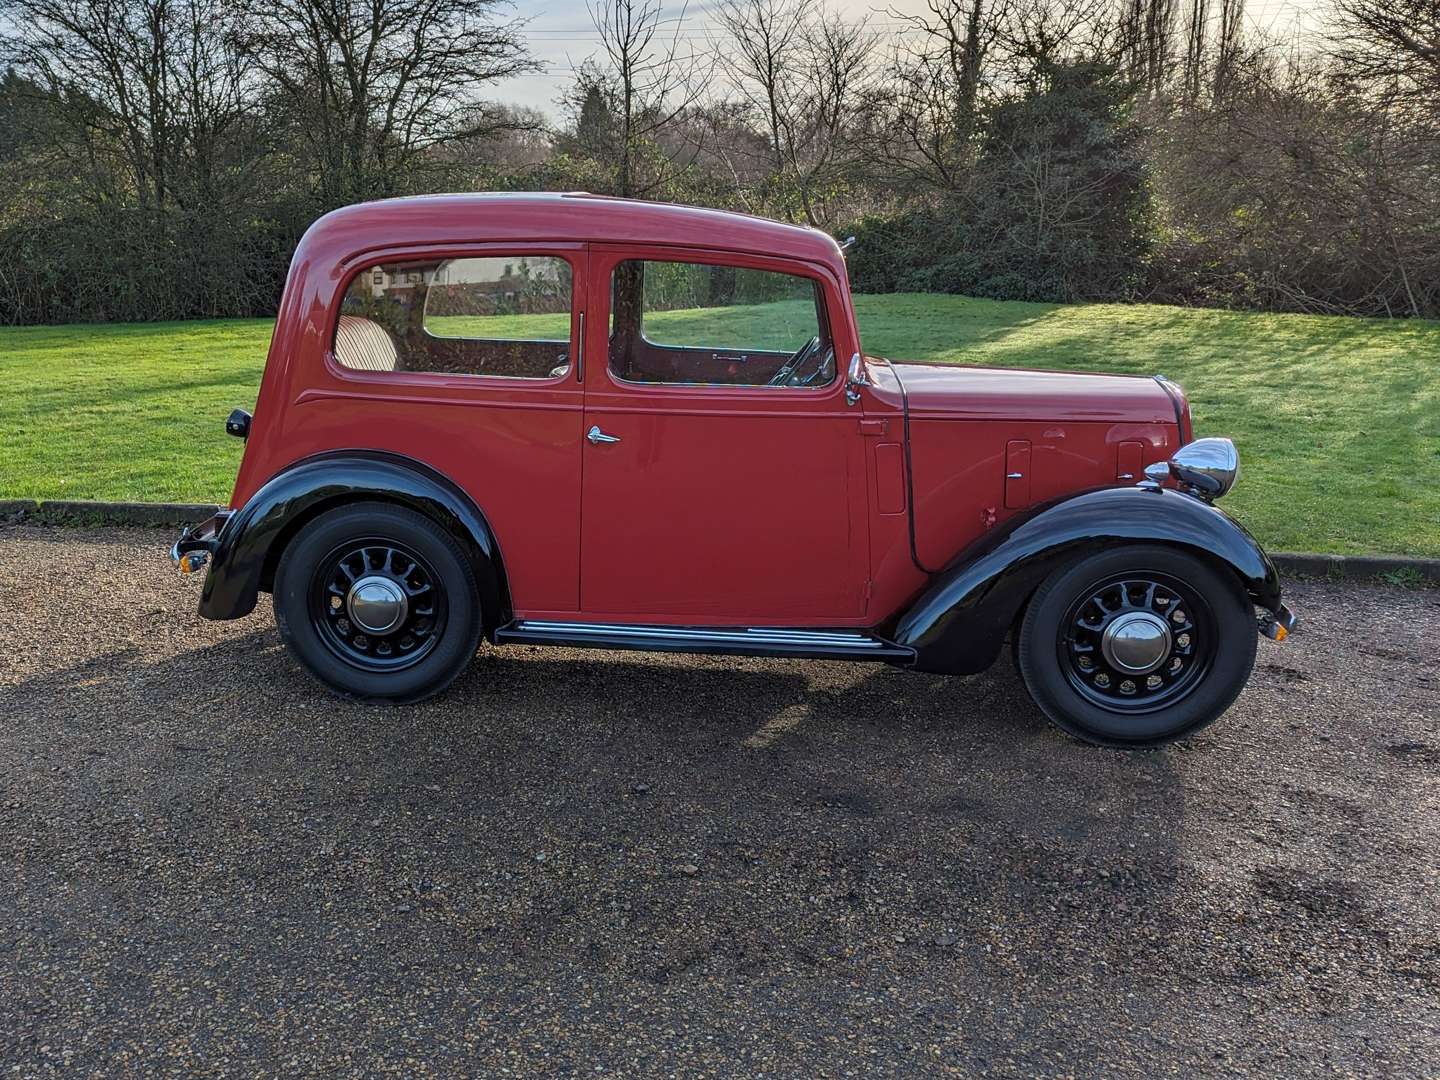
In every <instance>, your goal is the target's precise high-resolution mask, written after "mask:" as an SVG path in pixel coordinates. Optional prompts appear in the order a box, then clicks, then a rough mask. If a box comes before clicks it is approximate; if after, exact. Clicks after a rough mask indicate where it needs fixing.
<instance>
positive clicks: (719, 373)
mask: <svg viewBox="0 0 1440 1080" xmlns="http://www.w3.org/2000/svg"><path fill="white" fill-rule="evenodd" d="M610 370H611V371H612V372H613V373H614V374H615V375H616V376H617V377H618V378H621V379H624V380H626V381H627V382H639V383H680V384H687V385H692V386H694V385H700V386H765V387H775V388H785V387H801V388H803V387H816V386H824V385H827V384H828V383H830V382H833V381H834V379H835V349H834V346H833V343H832V342H831V339H830V331H829V327H828V325H827V323H826V321H825V304H824V301H823V299H822V294H821V291H820V284H819V282H817V281H814V280H813V279H811V278H806V277H800V276H798V275H795V274H781V273H776V272H774V271H771V270H750V269H745V268H742V267H736V266H722V265H718V264H712V263H685V262H662V261H658V260H646V261H641V260H637V259H630V260H626V261H625V262H622V263H620V264H619V265H618V266H617V267H616V268H615V274H614V278H613V280H612V282H611V304H610Z"/></svg>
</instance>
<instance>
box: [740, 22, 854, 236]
mask: <svg viewBox="0 0 1440 1080" xmlns="http://www.w3.org/2000/svg"><path fill="white" fill-rule="evenodd" d="M720 19H721V23H722V25H724V26H725V28H726V29H727V30H728V31H729V34H730V38H731V41H732V49H731V50H730V51H729V52H728V53H727V54H726V55H725V58H724V63H725V66H726V69H727V71H728V72H729V75H730V80H731V84H732V85H733V86H734V87H735V89H736V90H737V91H738V92H739V93H740V95H741V98H742V100H743V101H744V102H745V104H746V105H747V106H748V107H749V109H750V111H752V113H753V114H754V115H755V116H756V117H757V118H758V119H759V122H760V127H761V129H762V131H763V132H764V135H765V138H766V147H767V150H768V157H769V160H768V162H767V165H768V166H769V171H770V173H771V177H772V179H773V181H774V182H778V183H779V184H780V185H781V187H782V188H783V193H782V198H781V199H780V204H781V207H782V209H783V210H784V211H785V212H787V213H790V214H792V216H794V213H795V212H798V214H799V215H800V216H802V217H803V218H804V220H805V221H806V222H807V223H808V224H810V225H813V226H817V227H820V226H824V225H825V224H827V223H828V221H829V219H830V217H831V215H832V207H833V196H834V195H835V193H837V192H839V191H842V190H844V189H845V187H846V186H847V185H848V184H849V182H850V181H851V180H852V179H853V175H854V172H855V169H856V167H857V165H858V152H857V145H856V141H855V139H854V138H853V135H854V120H855V117H856V115H857V113H858V112H859V109H860V96H861V94H862V92H863V88H864V87H865V85H866V82H867V80H868V77H869V73H870V70H871V63H870V60H869V56H868V53H869V51H870V46H871V42H872V35H871V34H870V31H869V29H868V25H867V22H866V20H864V19H860V20H857V21H853V22H851V21H847V20H845V19H843V18H840V17H838V16H836V15H833V14H831V13H828V12H826V11H825V10H823V9H819V10H817V11H815V12H813V13H807V10H806V8H805V6H804V5H803V4H802V3H800V2H795V0H728V2H727V3H726V4H725V5H724V6H723V7H722V8H721V9H720Z"/></svg>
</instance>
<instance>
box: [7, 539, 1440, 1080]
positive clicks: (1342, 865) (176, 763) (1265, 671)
mask: <svg viewBox="0 0 1440 1080" xmlns="http://www.w3.org/2000/svg"><path fill="white" fill-rule="evenodd" d="M168 542H169V537H168V535H167V534H164V533H160V532H153V531H143V530H140V531H136V530H102V531H85V532H82V531H67V530H46V529H38V528H23V527H12V528H5V529H0V597H3V598H4V608H3V615H0V657H3V659H0V716H3V728H0V875H3V877H0V880H3V882H4V884H3V886H0V1075H7V1076H8V1075H17V1076H25V1077H29V1076H48V1075H62V1074H63V1075H66V1076H86V1075H107V1076H114V1075H167V1076H194V1075H200V1074H205V1075H237V1076H238V1075H244V1076H268V1075H278V1074H285V1075H301V1076H315V1075H319V1074H327V1075H337V1074H352V1073H366V1074H392V1075H397V1076H427V1075H456V1074H464V1075H477V1076H511V1075H513V1076H537V1075H562V1076H567V1075H573V1076H582V1075H583V1076H587V1077H593V1076H597V1075H605V1074H609V1075H621V1076H649V1075H677V1076H685V1077H695V1076H746V1077H750V1076H762V1075H764V1076H784V1077H797V1078H798V1077H818V1076H872V1075H905V1076H915V1075H922V1074H940V1073H955V1074H972V1073H987V1074H994V1075H1034V1074H1047V1075H1050V1074H1064V1075H1080V1076H1093V1075H1100V1074H1104V1075H1107V1076H1156V1075H1171V1074H1174V1075H1187V1074H1190V1075H1193V1074H1194V1073H1196V1072H1205V1073H1225V1074H1254V1075H1265V1076H1274V1075H1297V1074H1315V1075H1319V1074H1324V1075H1334V1074H1337V1073H1341V1074H1343V1073H1354V1074H1363V1075H1409V1076H1414V1075H1421V1074H1430V1075H1435V1074H1436V1073H1437V1072H1440V903H1437V893H1440V854H1437V853H1440V731H1437V723H1440V674H1437V672H1436V660H1437V657H1440V646H1437V642H1440V593H1436V592H1433V591H1428V592H1427V591H1405V590H1399V589H1381V588H1369V587H1356V586H1351V585H1347V586H1339V585H1331V584H1302V585H1296V586H1293V587H1292V588H1291V589H1290V592H1289V597H1290V599H1291V602H1292V604H1293V605H1294V606H1295V607H1296V608H1297V610H1298V611H1300V612H1301V614H1302V617H1303V618H1304V619H1305V620H1306V625H1305V627H1304V629H1303V632H1302V633H1300V634H1298V635H1296V636H1295V637H1294V638H1292V640H1291V641H1290V642H1288V643H1286V644H1285V645H1279V646H1277V645H1273V644H1271V643H1270V642H1266V641H1262V642H1261V643H1260V656H1259V661H1258V667H1257V670H1256V674H1255V678H1254V680H1253V682H1252V683H1251V686H1250V688H1249V689H1248V690H1247V691H1246V693H1245V695H1244V696H1243V697H1242V698H1241V699H1240V702H1239V704H1238V705H1237V706H1236V707H1235V708H1234V709H1233V710H1232V711H1231V713H1230V714H1229V715H1228V716H1227V717H1226V718H1224V719H1223V720H1222V721H1221V722H1220V723H1218V724H1216V725H1215V726H1213V727H1212V728H1210V729H1209V730H1208V731H1206V732H1204V733H1202V734H1201V735H1199V736H1198V737H1196V738H1194V739H1192V740H1191V741H1189V742H1187V743H1185V744H1182V745H1179V746H1176V747H1172V748H1171V749H1169V750H1166V751H1163V752H1158V753H1149V754H1127V753H1121V752H1112V751H1104V750H1096V749H1091V748H1088V747H1084V746H1081V745H1079V744H1077V743H1075V742H1072V741H1070V740H1069V739H1067V738H1065V737H1064V736H1062V735H1060V734H1058V733H1056V732H1054V731H1052V730H1051V729H1050V728H1048V727H1047V726H1046V725H1045V724H1044V723H1043V722H1042V720H1041V719H1040V717H1039V715H1038V713H1037V712H1036V710H1035V709H1034V708H1033V707H1032V706H1031V705H1030V704H1029V702H1028V701H1027V700H1026V698H1025V697H1024V694H1023V691H1022V690H1021V688H1020V686H1019V684H1018V683H1017V681H1016V679H1015V676H1014V675H1013V673H1012V671H1011V669H1010V666H1009V664H1008V662H1005V663H1003V664H1002V665H1001V666H999V667H997V668H996V670H995V671H993V672H991V673H990V675H989V676H988V677H981V678H979V679H972V680H948V679H944V678H940V677H932V676H921V675H910V674H906V673H904V672H901V671H898V670H893V669H889V668H884V667H870V666H864V665H853V666H852V665H843V664H831V663H795V662H781V661H766V660H745V659H726V658H696V657H670V656H658V655H637V654H619V653H609V654H607V653H602V652H584V651H566V650H554V649H550V650H540V649H530V648H508V649H503V650H489V651H487V652H485V653H484V654H482V656H481V657H480V659H479V660H478V662H477V663H476V664H475V665H474V666H473V667H472V669H471V670H470V672H469V673H468V674H467V675H466V676H464V677H463V678H462V679H461V681H460V682H459V683H458V684H457V685H456V687H455V688H453V689H452V690H451V691H449V692H448V693H447V694H445V695H444V696H443V697H442V698H441V699H439V700H437V701H432V702H429V703H427V704H425V705H422V706H419V707H412V708H379V707H373V706H371V707H367V706H357V705H351V704H345V703H342V702H339V701H336V700H334V699H333V698H331V697H330V696H328V695H327V693H326V692H325V691H324V690H322V689H321V688H320V687H319V686H318V685H316V684H314V683H312V682H310V681H309V679H308V678H307V677H306V676H305V675H303V674H302V673H301V672H300V671H299V670H298V669H297V667H296V666H295V664H293V663H292V662H291V660H290V659H289V658H288V656H287V655H286V654H285V652H284V651H283V650H282V648H281V647H280V644H279V642H278V639H277V637H276V633H275V627H274V622H273V620H272V618H271V615H270V609H269V605H268V603H262V605H261V609H260V610H259V611H257V612H256V613H255V614H253V615H251V616H250V617H248V618H246V619H243V620H240V621H238V622H234V623H220V624H216V623H206V622H203V621H201V620H200V619H199V618H198V617H197V616H196V615H195V614H194V607H195V599H196V594H197V591H198V583H197V582H192V581H188V580H183V579H180V578H178V577H177V576H176V575H175V574H174V573H173V571H171V569H170V567H169V562H168V559H167V558H166V557H165V555H164V548H165V546H166V545H167V544H168Z"/></svg>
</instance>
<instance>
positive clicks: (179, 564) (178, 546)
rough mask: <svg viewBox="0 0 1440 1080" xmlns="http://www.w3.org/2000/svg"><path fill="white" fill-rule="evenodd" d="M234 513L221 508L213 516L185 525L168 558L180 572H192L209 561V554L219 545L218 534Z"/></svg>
mask: <svg viewBox="0 0 1440 1080" xmlns="http://www.w3.org/2000/svg"><path fill="white" fill-rule="evenodd" d="M234 513H235V511H233V510H221V511H220V512H219V513H217V514H215V515H214V516H213V517H208V518H206V519H205V520H204V521H201V522H197V523H196V524H194V525H187V526H185V528H184V530H182V531H181V533H180V537H179V539H177V540H176V541H175V543H174V544H172V545H171V547H170V559H171V561H172V562H173V563H174V564H175V566H176V568H177V569H178V570H179V571H180V572H181V573H182V574H191V573H194V572H195V571H196V570H199V569H201V568H202V567H204V565H205V564H206V563H207V562H209V561H210V556H211V555H213V554H214V553H215V549H216V548H217V547H219V546H220V534H221V533H222V532H223V531H224V529H225V525H226V523H227V522H228V521H229V520H230V517H231V515H233V514H234Z"/></svg>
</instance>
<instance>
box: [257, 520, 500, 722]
mask: <svg viewBox="0 0 1440 1080" xmlns="http://www.w3.org/2000/svg"><path fill="white" fill-rule="evenodd" d="M274 602H275V621H276V623H277V624H278V626H279V627H280V634H281V636H282V637H283V638H284V640H285V643H286V644H287V645H288V646H289V647H290V649H291V650H292V651H293V652H294V653H295V655H296V656H297V657H298V658H299V659H300V661H301V662H302V663H303V664H304V665H305V666H306V667H307V668H309V669H310V671H311V672H312V673H313V674H314V675H315V676H316V677H317V678H319V679H321V680H323V681H324V682H326V683H328V684H329V685H330V686H331V687H333V688H334V689H336V690H338V691H340V692H341V693H343V694H347V695H350V696H354V697H360V698H369V699H377V700H385V701H400V702H410V701H419V700H422V699H423V698H427V697H430V696H431V695H432V694H437V693H439V692H440V691H441V690H443V689H444V688H445V687H446V686H448V685H450V683H451V682H453V681H454V679H455V678H456V676H458V675H459V674H460V672H461V671H463V670H464V668H465V665H466V664H468V663H469V662H470V659H471V657H473V656H474V655H475V650H476V648H477V647H478V645H479V642H480V630H481V618H480V604H479V601H478V599H477V595H476V589H475V575H474V571H473V569H472V567H471V566H470V562H469V559H468V558H467V557H466V555H465V553H464V552H463V551H462V550H461V548H460V546H459V545H458V544H457V543H456V542H455V540H454V538H453V537H451V536H450V535H449V534H448V533H446V532H445V531H444V530H443V529H441V528H440V527H439V526H438V525H436V524H435V523H434V522H433V521H431V520H430V519H429V518H427V517H425V516H424V515H423V514H418V513H416V512H415V511H413V510H408V509H406V508H404V507H400V506H392V505H390V504H387V503H354V504H350V505H348V506H342V507H339V508H337V509H335V510H331V511H328V512H327V513H324V514H321V515H320V516H319V517H317V518H316V519H315V520H314V521H312V522H310V523H309V524H308V525H306V526H305V527H304V528H303V529H302V530H301V531H300V533H299V535H297V536H296V537H295V538H294V539H293V540H292V541H291V542H290V544H289V546H288V547H287V548H286V549H285V553H284V555H283V556H282V557H281V560H280V566H279V568H278V570H277V571H276V574H275V595H274Z"/></svg>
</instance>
